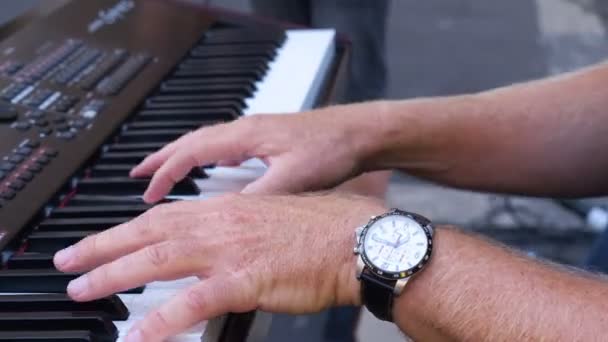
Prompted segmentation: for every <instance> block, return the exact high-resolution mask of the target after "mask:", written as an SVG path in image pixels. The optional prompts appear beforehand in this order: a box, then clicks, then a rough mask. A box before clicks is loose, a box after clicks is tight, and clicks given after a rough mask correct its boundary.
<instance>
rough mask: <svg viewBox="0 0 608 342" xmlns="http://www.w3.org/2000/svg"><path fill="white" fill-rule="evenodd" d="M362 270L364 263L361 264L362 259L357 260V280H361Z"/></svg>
mask: <svg viewBox="0 0 608 342" xmlns="http://www.w3.org/2000/svg"><path fill="white" fill-rule="evenodd" d="M363 269H365V263H364V262H363V258H361V257H358V258H357V279H361V273H363Z"/></svg>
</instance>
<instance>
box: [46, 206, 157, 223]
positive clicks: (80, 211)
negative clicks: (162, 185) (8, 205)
mask: <svg viewBox="0 0 608 342" xmlns="http://www.w3.org/2000/svg"><path fill="white" fill-rule="evenodd" d="M152 207H153V206H152V205H147V204H134V205H105V206H98V205H96V206H88V207H71V206H67V207H64V208H56V209H53V211H51V215H50V216H49V217H50V218H53V219H55V218H56V219H69V218H79V219H83V218H106V217H119V218H125V217H136V216H139V215H141V214H143V213H144V212H146V211H147V210H149V209H150V208H152ZM81 227H82V226H81Z"/></svg>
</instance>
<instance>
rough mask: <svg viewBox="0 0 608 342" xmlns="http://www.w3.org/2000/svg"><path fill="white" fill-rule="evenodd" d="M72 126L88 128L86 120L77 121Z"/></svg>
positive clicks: (71, 123) (72, 122)
mask: <svg viewBox="0 0 608 342" xmlns="http://www.w3.org/2000/svg"><path fill="white" fill-rule="evenodd" d="M70 126H72V127H74V128H85V127H86V126H87V122H86V121H85V120H81V119H76V120H74V121H71V122H70Z"/></svg>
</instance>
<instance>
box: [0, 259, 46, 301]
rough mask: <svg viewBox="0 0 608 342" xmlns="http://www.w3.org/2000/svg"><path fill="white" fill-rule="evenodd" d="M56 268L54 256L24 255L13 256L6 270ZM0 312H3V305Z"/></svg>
mask: <svg viewBox="0 0 608 342" xmlns="http://www.w3.org/2000/svg"><path fill="white" fill-rule="evenodd" d="M54 267H55V265H54V264H53V256H52V255H50V254H40V253H22V254H19V255H13V256H11V257H10V259H8V261H7V263H6V268H7V269H9V270H23V269H26V270H32V269H45V268H54ZM0 310H2V305H1V304H0Z"/></svg>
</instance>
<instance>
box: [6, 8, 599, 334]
mask: <svg viewBox="0 0 608 342" xmlns="http://www.w3.org/2000/svg"><path fill="white" fill-rule="evenodd" d="M200 1H201V2H210V3H213V4H215V5H224V6H229V7H233V8H238V9H242V10H245V11H246V10H248V6H247V3H246V0H215V1H205V0H200ZM28 2H29V1H28ZM25 5H26V4H25V1H20V2H17V1H12V2H2V4H0V22H2V21H3V20H4V18H5V17H8V16H9V15H10V13H11V8H10V7H14V8H13V10H18V8H17V7H24V6H25ZM607 25H608V4H607V3H606V2H605V1H604V0H535V1H530V0H509V1H504V0H484V1H478V0H425V1H419V0H393V4H392V10H391V11H390V19H389V29H388V37H389V38H388V42H389V48H388V49H389V51H388V52H389V53H388V56H389V61H388V62H389V70H390V86H389V96H390V97H391V98H409V97H416V96H432V95H447V94H459V93H464V92H473V91H480V90H483V89H488V88H492V87H497V86H501V85H507V84H511V83H514V82H520V81H524V80H529V79H534V78H538V77H543V76H546V75H550V74H555V73H559V72H563V71H568V70H572V69H575V68H578V67H581V66H584V65H588V64H591V63H595V62H597V61H600V60H602V59H604V58H606V56H608V40H607V35H606V27H607ZM388 200H389V202H390V203H391V204H392V205H394V206H397V207H401V208H406V209H409V210H413V211H418V212H421V213H423V214H426V215H428V216H430V217H432V218H433V219H434V220H436V221H439V222H450V223H455V224H459V225H463V226H466V227H469V228H479V227H483V226H486V225H488V224H492V225H493V224H496V225H501V226H513V225H514V224H517V223H518V222H519V223H521V222H523V223H526V224H529V225H533V226H543V227H551V228H557V229H560V228H561V229H564V230H567V229H570V228H572V227H581V226H582V222H581V221H580V220H579V219H577V218H576V217H574V216H572V215H569V214H568V213H565V212H564V211H563V210H561V209H560V208H559V207H558V206H556V205H555V204H554V203H553V202H552V201H549V200H543V199H527V198H505V197H503V196H498V195H493V194H479V193H471V192H465V191H457V190H452V189H445V188H442V187H438V186H435V185H430V184H426V183H423V182H420V181H418V180H415V179H412V178H408V177H404V176H396V177H395V178H394V180H393V182H392V186H391V188H390V191H389V193H388ZM513 208H514V212H515V213H516V215H513V214H512V212H513V210H511V211H509V210H507V209H513ZM524 240H525V239H524ZM524 240H522V239H520V240H517V241H515V242H516V243H517V244H518V245H520V246H523V247H525V248H526V249H528V250H529V251H530V252H531V253H535V254H540V255H548V256H553V257H555V258H557V259H558V260H561V261H566V262H571V263H576V262H578V261H579V260H580V259H581V257H582V255H584V252H585V249H586V247H587V245H588V241H583V242H581V243H577V244H576V246H575V247H570V248H565V247H564V245H550V244H548V245H543V246H539V245H538V244H533V243H530V241H532V240H533V239H530V238H528V240H527V241H524ZM569 245H570V246H572V244H571V243H570V244H569ZM324 320H325V314H320V315H314V316H299V317H289V316H278V317H276V318H275V320H274V324H273V328H272V334H271V337H270V338H269V341H287V340H289V341H291V342H299V341H322V338H321V333H320V331H321V330H320V329H321V327H322V325H323V322H324ZM359 338H360V340H361V341H373V340H379V339H380V340H382V341H387V342H391V341H400V340H403V337H401V335H400V334H399V333H398V332H397V331H396V330H395V329H394V327H392V326H390V325H384V324H382V323H379V322H378V321H376V320H374V319H372V318H370V317H369V316H368V315H366V316H365V318H364V319H363V320H362V323H361V326H360V329H359Z"/></svg>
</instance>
